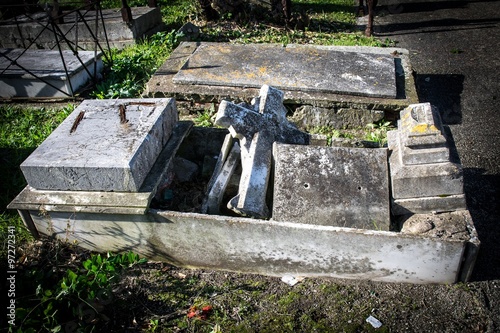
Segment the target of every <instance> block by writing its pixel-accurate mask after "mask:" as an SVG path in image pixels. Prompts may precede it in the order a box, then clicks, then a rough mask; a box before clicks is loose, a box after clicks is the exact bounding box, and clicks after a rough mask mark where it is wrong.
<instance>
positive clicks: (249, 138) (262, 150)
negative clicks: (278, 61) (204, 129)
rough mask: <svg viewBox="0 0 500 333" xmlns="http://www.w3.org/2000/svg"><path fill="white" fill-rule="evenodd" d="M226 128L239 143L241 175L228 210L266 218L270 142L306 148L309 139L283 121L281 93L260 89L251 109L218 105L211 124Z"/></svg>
mask: <svg viewBox="0 0 500 333" xmlns="http://www.w3.org/2000/svg"><path fill="white" fill-rule="evenodd" d="M215 124H216V125H218V126H222V127H226V128H229V132H230V133H231V135H232V136H233V137H234V138H238V139H239V140H240V148H241V166H242V173H241V179H240V186H239V193H238V195H236V196H235V197H234V198H233V199H231V201H230V202H229V203H228V208H229V209H232V210H233V211H235V212H237V213H238V214H241V215H245V216H252V217H256V218H267V217H268V216H269V209H268V207H267V203H266V193H267V187H268V182H269V174H270V171H271V162H272V145H273V143H274V142H282V143H295V144H308V143H309V135H308V134H307V133H304V132H301V131H299V130H298V129H297V128H296V127H295V126H293V125H292V124H291V123H290V122H288V120H287V119H286V109H285V107H284V106H283V92H282V91H280V90H278V89H275V88H272V87H269V86H267V85H264V86H262V88H261V90H260V93H259V96H258V97H256V98H254V99H253V101H252V104H251V105H246V104H240V105H236V104H233V103H231V102H228V101H222V102H221V104H220V106H219V111H218V113H217V117H216V120H215Z"/></svg>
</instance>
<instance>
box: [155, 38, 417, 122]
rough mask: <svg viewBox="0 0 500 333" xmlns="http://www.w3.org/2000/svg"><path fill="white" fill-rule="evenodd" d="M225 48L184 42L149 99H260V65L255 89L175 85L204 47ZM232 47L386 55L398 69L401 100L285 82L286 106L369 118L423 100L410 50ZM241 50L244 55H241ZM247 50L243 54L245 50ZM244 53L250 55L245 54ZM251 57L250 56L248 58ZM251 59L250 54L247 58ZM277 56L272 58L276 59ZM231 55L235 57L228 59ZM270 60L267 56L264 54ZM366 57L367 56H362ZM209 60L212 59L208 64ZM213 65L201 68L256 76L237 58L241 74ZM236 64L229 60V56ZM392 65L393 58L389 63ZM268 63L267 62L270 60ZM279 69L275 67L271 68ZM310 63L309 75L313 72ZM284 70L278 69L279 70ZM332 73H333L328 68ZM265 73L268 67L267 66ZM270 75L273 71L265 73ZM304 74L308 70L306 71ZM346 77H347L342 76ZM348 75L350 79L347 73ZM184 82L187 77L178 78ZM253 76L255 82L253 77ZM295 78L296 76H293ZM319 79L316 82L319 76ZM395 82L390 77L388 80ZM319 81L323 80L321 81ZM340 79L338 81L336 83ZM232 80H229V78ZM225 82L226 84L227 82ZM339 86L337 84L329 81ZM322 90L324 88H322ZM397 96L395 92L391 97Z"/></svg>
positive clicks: (163, 68)
mask: <svg viewBox="0 0 500 333" xmlns="http://www.w3.org/2000/svg"><path fill="white" fill-rule="evenodd" d="M217 45H220V49H223V48H225V47H226V46H227V45H228V44H225V43H220V44H218V43H206V42H183V43H181V44H180V45H179V46H178V47H177V48H176V49H175V50H174V51H173V52H172V54H171V55H170V57H169V59H167V60H166V61H165V63H164V64H163V65H162V66H161V67H160V68H159V69H158V70H157V71H156V73H155V74H154V75H153V77H152V78H151V80H150V81H149V82H148V84H147V86H146V91H145V94H146V95H147V96H149V97H175V98H176V99H177V100H178V101H195V102H203V103H205V102H209V103H212V102H220V101H221V100H223V99H231V100H233V101H245V102H249V101H250V100H251V99H252V98H253V97H254V96H256V95H258V93H259V87H260V86H261V85H262V84H263V83H264V82H262V80H261V78H263V76H261V75H260V67H261V66H259V68H257V72H255V73H254V75H255V78H254V80H257V81H259V82H258V84H256V85H255V86H254V87H252V86H247V85H244V86H235V85H234V84H232V83H231V82H227V85H207V84H194V82H191V83H189V84H187V83H188V82H180V81H179V82H178V83H176V82H174V77H177V74H178V73H180V71H182V68H183V67H185V68H189V66H190V64H189V63H190V61H191V57H192V56H193V55H194V54H195V53H196V51H197V50H198V49H199V48H200V47H204V46H207V47H209V48H216V47H218V46H217ZM231 48H236V49H239V48H241V50H250V49H255V50H261V49H260V48H262V50H263V51H262V53H263V54H266V55H270V54H271V53H273V52H274V51H276V52H285V50H286V52H291V53H300V51H299V50H301V49H302V48H303V49H304V50H305V51H306V54H307V53H308V52H309V54H310V55H309V56H310V57H311V59H312V57H314V54H315V53H317V54H318V55H322V54H328V53H330V52H333V53H336V52H339V53H340V54H345V55H346V56H348V55H353V59H354V57H356V56H355V55H356V54H358V53H359V54H362V55H367V57H373V58H375V59H376V58H377V57H378V56H381V57H382V58H384V59H386V60H387V57H393V56H394V58H393V66H394V67H393V68H392V69H391V70H390V72H391V73H392V74H391V75H392V76H393V77H394V80H395V85H396V97H395V98H383V97H374V96H366V95H349V94H348V93H347V92H343V93H333V92H328V91H326V90H323V91H320V90H316V91H313V90H309V91H302V90H297V89H296V88H294V87H284V85H283V84H282V82H280V84H279V85H278V86H283V87H282V89H281V90H283V92H284V103H285V104H286V105H291V106H295V107H296V106H297V105H312V106H315V107H320V108H324V109H328V110H329V112H330V113H332V114H335V113H336V112H337V111H338V110H339V109H345V110H351V109H353V110H355V111H359V112H362V113H363V114H365V113H366V114H369V113H370V112H372V111H374V110H375V111H377V112H392V111H397V112H399V111H400V110H402V109H404V108H405V107H407V106H408V105H409V104H412V103H417V102H418V96H417V93H416V89H415V82H414V78H413V75H412V68H411V65H410V59H409V54H408V51H407V50H404V49H400V48H377V47H358V46H318V45H316V46H312V45H310V46H295V45H287V46H286V48H284V47H283V46H282V45H281V44H273V45H264V44H258V45H252V46H245V45H233V46H231ZM237 52H240V51H237ZM241 52H243V51H241ZM243 53H244V52H243ZM243 56H245V54H243ZM246 56H247V57H249V56H250V55H249V54H248V55H246ZM272 56H273V55H270V57H272ZM225 57H226V58H227V57H229V56H228V55H225ZM260 57H264V55H262V56H260ZM361 57H362V56H361ZM208 60H209V59H206V61H208ZM210 60H211V62H212V63H210V64H208V65H207V67H205V68H203V69H200V70H203V71H207V72H212V71H213V72H214V73H215V72H216V73H215V74H216V76H218V77H220V76H221V75H228V76H227V78H230V77H235V76H236V77H238V76H241V77H243V76H250V78H251V76H252V73H250V72H248V71H246V70H245V71H242V69H245V68H244V67H242V66H241V64H240V63H239V62H238V59H237V58H234V59H233V62H234V64H231V65H230V67H232V68H233V69H234V70H235V72H232V73H229V74H227V73H225V74H223V72H222V71H221V69H222V68H221V67H213V66H215V65H216V64H215V62H216V61H217V60H216V59H210ZM227 60H228V61H230V59H229V58H227ZM387 61H389V60H387ZM265 63H266V62H265ZM271 67H273V66H271ZM307 68H308V67H307V64H306V70H305V71H306V72H307ZM278 69H279V68H275V69H272V70H274V71H277V70H278ZM265 70H266V71H267V70H270V67H269V66H268V67H266V68H265ZM326 71H328V70H326ZM263 72H265V71H264V68H263ZM265 73H267V72H265ZM300 75H301V76H302V75H303V72H301V73H300ZM325 75H326V74H325V73H321V74H320V77H323V76H325ZM340 75H342V73H340ZM346 77H349V75H347V76H346ZM180 78H181V74H180V75H179V76H178V77H177V79H180ZM250 78H249V79H250ZM292 79H293V78H292ZM313 79H314V78H313ZM387 79H388V80H389V78H387ZM315 80H317V78H315ZM336 80H337V79H335V80H334V81H336ZM226 81H229V80H226ZM221 84H222V83H221ZM329 84H333V83H329ZM319 88H321V87H319ZM391 94H392V93H391Z"/></svg>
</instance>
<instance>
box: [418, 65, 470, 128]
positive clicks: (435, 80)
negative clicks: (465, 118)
mask: <svg viewBox="0 0 500 333" xmlns="http://www.w3.org/2000/svg"><path fill="white" fill-rule="evenodd" d="M464 80H465V77H464V76H463V75H460V74H417V75H416V76H415V85H416V88H417V94H418V100H419V101H420V102H429V103H431V104H432V105H433V106H436V107H437V108H438V109H439V113H440V115H441V118H442V120H443V123H444V124H447V125H456V124H460V123H462V107H461V96H460V95H461V94H462V91H463V85H464Z"/></svg>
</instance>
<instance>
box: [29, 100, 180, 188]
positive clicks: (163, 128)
mask: <svg viewBox="0 0 500 333" xmlns="http://www.w3.org/2000/svg"><path fill="white" fill-rule="evenodd" d="M177 119H178V115H177V110H176V107H175V101H174V100H172V99H148V100H144V99H123V100H122V99H117V100H86V101H84V102H82V103H81V104H80V106H79V107H78V108H77V109H75V110H74V111H73V113H71V114H70V115H69V116H68V118H67V119H66V120H65V121H64V122H63V123H62V124H61V125H60V126H59V127H58V128H57V129H56V130H55V131H54V132H53V133H52V134H51V135H50V136H49V137H48V138H47V139H46V140H45V141H44V142H43V143H42V144H41V145H40V146H39V147H38V148H37V149H36V150H35V151H34V152H33V153H32V154H31V155H30V156H29V157H28V158H27V159H26V160H25V161H24V162H23V163H22V164H21V170H22V172H23V174H24V176H25V178H26V180H27V182H28V184H29V185H30V186H32V187H34V188H36V189H39V190H73V191H125V192H129V191H132V192H137V191H138V190H139V189H140V187H141V185H142V184H143V181H144V179H145V178H146V176H147V174H148V173H149V171H150V169H151V168H152V166H153V164H154V163H155V161H156V159H157V157H158V155H159V154H160V152H161V151H162V149H163V146H164V145H165V143H166V142H167V140H168V139H169V137H170V135H171V133H172V130H173V128H174V126H175V124H176V122H177Z"/></svg>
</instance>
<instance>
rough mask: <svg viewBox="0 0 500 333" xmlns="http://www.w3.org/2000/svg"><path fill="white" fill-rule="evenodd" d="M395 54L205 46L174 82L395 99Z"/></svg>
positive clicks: (266, 46)
mask: <svg viewBox="0 0 500 333" xmlns="http://www.w3.org/2000/svg"><path fill="white" fill-rule="evenodd" d="M395 68H396V65H395V61H394V57H393V56H392V55H391V54H390V53H386V54H380V53H379V54H375V53H360V52H346V51H345V50H342V51H341V50H334V49H332V48H329V47H317V46H311V45H287V46H286V47H282V46H281V45H278V44H247V45H235V44H223V43H202V44H200V45H199V46H198V48H197V49H196V51H195V52H194V53H193V54H192V55H191V57H190V58H189V61H187V62H186V63H185V64H184V66H183V67H182V68H181V70H180V71H179V72H178V73H177V74H175V76H174V77H173V82H174V83H175V84H187V85H193V84H195V85H196V84H202V85H209V86H233V87H245V88H246V87H254V88H258V87H260V86H261V85H262V84H267V85H270V86H273V87H276V88H278V89H290V90H299V91H304V92H328V93H343V94H349V95H360V96H375V97H384V98H396V92H397V91H396V75H395V72H396V70H395Z"/></svg>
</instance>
